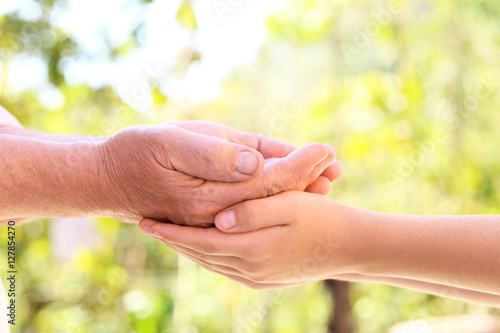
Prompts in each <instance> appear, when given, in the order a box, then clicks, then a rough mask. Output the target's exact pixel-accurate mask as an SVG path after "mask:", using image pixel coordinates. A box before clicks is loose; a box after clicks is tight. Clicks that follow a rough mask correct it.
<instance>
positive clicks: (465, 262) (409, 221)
mask: <svg viewBox="0 0 500 333" xmlns="http://www.w3.org/2000/svg"><path fill="white" fill-rule="evenodd" d="M348 209H351V208H348ZM351 213H352V214H351V217H352V219H351V220H350V227H351V228H352V230H359V233H358V234H357V235H356V236H353V237H356V238H353V239H352V240H353V241H355V242H356V244H357V245H356V246H355V247H356V250H355V251H357V252H356V253H357V258H358V259H359V260H360V261H359V262H360V263H361V264H360V265H359V271H358V272H357V273H361V274H363V275H371V276H391V277H395V278H403V279H411V280H418V281H424V282H429V283H435V284H440V285H446V286H450V287H457V288H462V289H469V290H475V291H479V292H484V293H491V294H496V295H500V284H499V283H498V277H499V276H500V247H499V246H498V244H499V243H500V216H498V215H493V216H404V215H392V214H383V213H375V212H368V211H364V210H358V209H352V211H351Z"/></svg>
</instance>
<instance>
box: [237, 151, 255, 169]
mask: <svg viewBox="0 0 500 333" xmlns="http://www.w3.org/2000/svg"><path fill="white" fill-rule="evenodd" d="M258 167H259V159H258V158H257V156H255V154H254V153H252V152H249V151H242V152H240V153H238V161H237V168H238V172H240V173H243V174H245V175H251V174H253V173H254V172H255V171H256V170H257V168H258Z"/></svg>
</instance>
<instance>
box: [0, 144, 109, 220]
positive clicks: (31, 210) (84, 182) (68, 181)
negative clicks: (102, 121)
mask: <svg viewBox="0 0 500 333" xmlns="http://www.w3.org/2000/svg"><path fill="white" fill-rule="evenodd" d="M94 148H95V144H93V143H90V142H74V143H55V142H49V141H41V140H33V139H29V138H22V137H17V136H11V135H3V134H0V156H2V159H1V160H0V202H1V203H2V204H1V206H0V220H1V221H6V220H10V219H30V218H37V217H67V218H71V217H86V216H95V215H98V212H96V206H97V204H96V203H97V202H98V201H99V195H100V194H99V193H100V190H99V188H100V187H99V170H98V164H97V161H96V156H95V154H94Z"/></svg>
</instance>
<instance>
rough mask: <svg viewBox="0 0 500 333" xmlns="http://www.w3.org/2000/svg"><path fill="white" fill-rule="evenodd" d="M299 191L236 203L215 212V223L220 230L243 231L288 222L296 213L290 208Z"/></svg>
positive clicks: (227, 231) (229, 231)
mask: <svg viewBox="0 0 500 333" xmlns="http://www.w3.org/2000/svg"><path fill="white" fill-rule="evenodd" d="M300 193H302V192H301V191H289V192H283V193H280V194H278V195H275V196H272V197H267V198H262V199H255V200H248V201H244V202H241V203H238V204H236V205H234V206H231V207H229V208H227V209H225V210H223V211H222V212H220V213H219V214H217V216H216V217H215V225H216V226H217V228H218V229H219V230H220V231H222V232H226V233H243V232H249V231H254V230H258V229H263V228H267V227H272V226H278V225H286V224H289V223H290V222H292V221H293V219H294V218H295V215H296V214H295V212H294V210H293V209H291V208H293V207H294V206H295V203H294V198H296V196H297V195H298V194H299V195H300Z"/></svg>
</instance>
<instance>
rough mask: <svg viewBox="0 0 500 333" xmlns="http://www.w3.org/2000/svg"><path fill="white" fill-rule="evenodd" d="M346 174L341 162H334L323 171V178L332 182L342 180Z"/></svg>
mask: <svg viewBox="0 0 500 333" xmlns="http://www.w3.org/2000/svg"><path fill="white" fill-rule="evenodd" d="M343 172H344V170H343V168H342V164H340V162H339V161H335V162H333V163H332V164H331V165H330V166H329V167H328V168H326V169H325V171H323V173H322V174H321V175H322V176H324V177H326V178H328V179H329V180H330V181H331V182H333V181H334V180H336V179H338V178H340V176H342V173H343Z"/></svg>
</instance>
